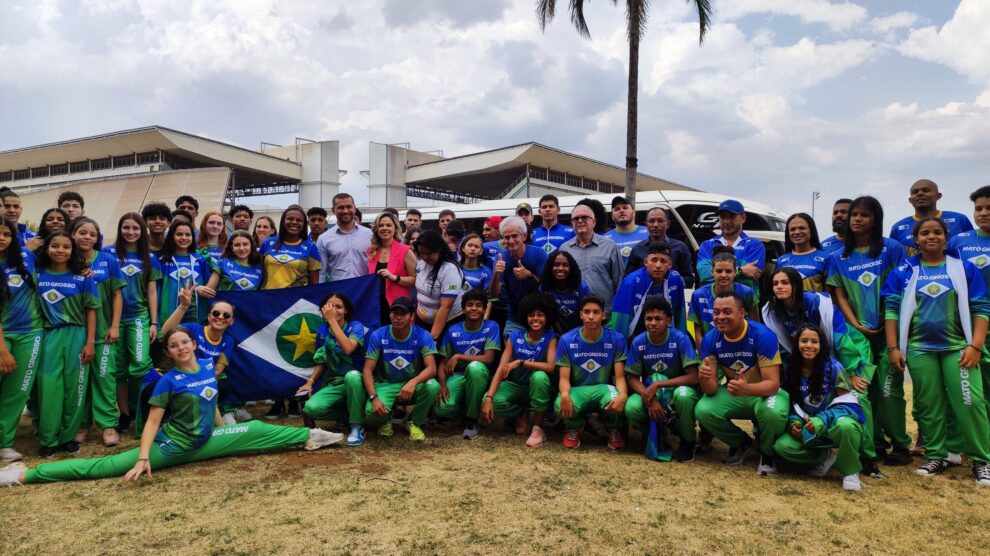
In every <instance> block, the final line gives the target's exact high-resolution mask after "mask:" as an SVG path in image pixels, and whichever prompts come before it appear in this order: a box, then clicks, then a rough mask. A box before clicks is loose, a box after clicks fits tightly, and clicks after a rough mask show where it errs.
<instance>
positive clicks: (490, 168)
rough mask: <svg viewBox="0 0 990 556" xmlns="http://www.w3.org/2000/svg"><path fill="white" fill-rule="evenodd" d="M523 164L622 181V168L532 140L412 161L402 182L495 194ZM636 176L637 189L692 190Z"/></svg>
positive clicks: (522, 169)
mask: <svg viewBox="0 0 990 556" xmlns="http://www.w3.org/2000/svg"><path fill="white" fill-rule="evenodd" d="M527 165H529V166H532V167H537V168H549V169H550V170H553V171H555V172H566V173H568V174H570V175H574V176H581V177H584V178H585V179H591V180H598V181H601V182H605V183H611V184H614V185H618V186H622V185H623V184H624V183H625V176H626V169H625V168H622V167H619V166H615V165H613V164H608V163H605V162H601V161H598V160H593V159H591V158H588V157H585V156H581V155H577V154H574V153H569V152H567V151H563V150H560V149H555V148H553V147H548V146H546V145H541V144H540V143H535V142H531V143H522V144H519V145H512V146H509V147H503V148H500V149H494V150H490V151H483V152H479V153H473V154H468V155H464V156H456V157H452V158H445V159H443V160H437V161H434V162H426V163H423V164H417V165H412V166H410V167H409V169H408V170H407V171H406V183H407V184H411V185H424V186H429V187H433V188H437V189H447V190H450V191H457V192H460V193H472V192H485V193H487V194H489V195H490V196H496V195H498V194H499V193H501V191H502V190H503V189H504V188H505V187H506V185H507V184H508V183H511V181H512V180H513V179H514V178H516V177H518V176H519V175H521V174H522V172H523V171H524V170H525V168H526V166H527ZM636 176H637V177H636V189H637V191H657V190H660V189H663V190H678V189H679V190H693V188H691V187H688V186H685V185H681V184H678V183H674V182H671V181H668V180H664V179H661V178H657V177H654V176H650V175H648V174H643V173H638V174H637V175H636Z"/></svg>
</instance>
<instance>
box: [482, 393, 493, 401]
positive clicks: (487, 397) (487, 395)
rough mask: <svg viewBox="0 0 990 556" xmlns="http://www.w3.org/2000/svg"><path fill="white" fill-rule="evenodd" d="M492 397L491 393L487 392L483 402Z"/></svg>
mask: <svg viewBox="0 0 990 556" xmlns="http://www.w3.org/2000/svg"><path fill="white" fill-rule="evenodd" d="M491 397H492V395H491V393H489V392H485V395H484V396H482V397H481V401H485V400H487V399H489V398H491Z"/></svg>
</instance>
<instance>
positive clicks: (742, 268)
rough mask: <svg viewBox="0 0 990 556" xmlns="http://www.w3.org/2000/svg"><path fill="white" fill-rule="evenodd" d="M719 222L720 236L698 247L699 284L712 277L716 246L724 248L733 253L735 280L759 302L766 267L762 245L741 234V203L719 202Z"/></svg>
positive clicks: (764, 250) (705, 282)
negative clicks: (750, 291) (745, 287)
mask: <svg viewBox="0 0 990 556" xmlns="http://www.w3.org/2000/svg"><path fill="white" fill-rule="evenodd" d="M717 212H718V221H719V226H720V227H721V230H722V233H721V234H719V235H717V236H715V237H713V238H711V239H709V240H706V241H705V242H704V243H702V244H701V246H700V247H699V248H698V284H700V285H703V284H709V283H711V282H712V281H713V278H712V253H713V251H714V250H715V246H716V245H726V246H729V247H732V248H733V249H735V250H736V261H737V263H736V264H737V266H738V268H739V272H738V274H737V276H736V281H738V282H739V283H740V284H743V285H744V286H749V287H750V288H752V290H753V292H755V293H756V294H757V299H759V292H760V284H759V280H760V276H761V275H762V274H763V266H764V265H765V264H766V260H767V255H766V249H765V248H764V247H763V242H761V241H760V240H758V239H755V238H751V237H749V236H748V235H746V233H745V232H743V231H742V228H743V223H745V222H746V211H745V209H743V205H742V203H740V202H739V201H736V200H734V199H728V200H725V201H722V203H721V204H720V205H719V206H718V211H717Z"/></svg>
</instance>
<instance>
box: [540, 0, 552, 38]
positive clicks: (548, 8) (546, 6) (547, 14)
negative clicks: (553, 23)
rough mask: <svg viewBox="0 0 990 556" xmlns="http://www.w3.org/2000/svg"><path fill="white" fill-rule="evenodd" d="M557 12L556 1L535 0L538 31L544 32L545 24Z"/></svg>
mask: <svg viewBox="0 0 990 556" xmlns="http://www.w3.org/2000/svg"><path fill="white" fill-rule="evenodd" d="M556 11H557V1H556V0H536V17H537V18H538V19H539V20H540V31H546V29H547V24H549V23H550V20H551V19H553V16H554V14H555V12H556Z"/></svg>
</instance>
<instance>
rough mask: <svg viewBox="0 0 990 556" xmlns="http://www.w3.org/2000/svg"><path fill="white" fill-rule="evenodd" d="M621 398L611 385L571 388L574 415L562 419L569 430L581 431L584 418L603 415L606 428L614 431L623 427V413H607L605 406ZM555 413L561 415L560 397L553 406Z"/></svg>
mask: <svg viewBox="0 0 990 556" xmlns="http://www.w3.org/2000/svg"><path fill="white" fill-rule="evenodd" d="M617 397H619V391H618V390H617V389H616V388H615V386H612V385H611V384H591V385H588V386H573V387H571V403H573V404H574V415H572V416H571V417H569V418H566V419H565V418H564V417H563V416H561V419H563V421H564V426H566V427H567V428H568V429H580V428H581V427H583V426H584V418H585V416H586V415H588V414H591V413H598V414H599V415H601V418H602V421H604V423H605V427H606V428H607V429H608V430H610V431H612V430H617V429H618V428H619V427H621V426H622V413H616V412H614V411H606V410H605V406H607V405H608V404H610V403H612V400H614V399H615V398H617ZM553 409H554V411H556V412H557V415H560V396H559V395H558V396H557V401H556V402H554V404H553Z"/></svg>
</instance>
